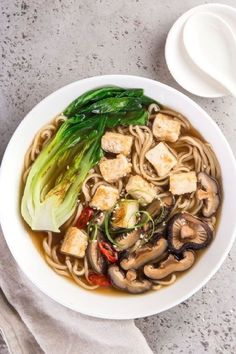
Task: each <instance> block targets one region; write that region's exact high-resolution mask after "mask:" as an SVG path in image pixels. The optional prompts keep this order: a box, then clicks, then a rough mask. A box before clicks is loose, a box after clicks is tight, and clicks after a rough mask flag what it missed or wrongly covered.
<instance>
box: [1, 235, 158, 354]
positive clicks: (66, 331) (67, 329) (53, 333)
mask: <svg viewBox="0 0 236 354" xmlns="http://www.w3.org/2000/svg"><path fill="white" fill-rule="evenodd" d="M0 257H1V266H0V285H1V288H2V291H3V293H4V295H5V296H6V298H7V300H8V301H9V303H10V304H11V305H12V306H13V307H14V308H15V310H16V311H17V312H18V314H19V316H20V317H21V319H22V321H23V322H24V324H25V326H26V327H27V328H28V330H29V331H30V333H31V335H32V336H33V337H34V338H35V341H36V342H37V343H38V348H36V347H35V353H38V352H39V353H40V351H41V350H43V351H44V352H45V353H46V354H66V353H68V354H78V353H81V354H87V353H88V354H91V353H93V352H96V354H100V353H101V354H104V353H114V354H123V353H124V352H125V353H127V354H139V353H140V354H149V353H152V351H151V349H150V348H149V346H148V344H147V342H146V340H145V338H144V336H143V335H142V333H141V332H140V330H139V329H138V328H137V327H136V326H135V324H134V321H133V320H121V321H117V320H103V319H98V318H94V317H88V316H85V315H82V314H79V313H77V312H75V311H72V310H70V309H67V308H66V307H64V306H62V305H60V304H58V303H56V302H55V301H53V300H51V299H50V298H49V297H47V296H46V295H44V294H43V293H42V292H41V291H40V290H39V289H37V288H36V287H35V286H34V285H33V284H32V283H31V282H30V280H28V279H27V277H26V276H25V275H24V274H23V273H22V272H21V270H20V269H19V267H18V265H17V264H16V262H15V260H14V259H13V257H12V255H11V253H10V251H9V249H8V247H7V245H6V242H5V239H4V237H3V235H1V237H0ZM35 345H36V344H35ZM25 346H27V341H25ZM40 348H41V349H40ZM31 350H32V347H31V348H25V352H26V353H30V352H31Z"/></svg>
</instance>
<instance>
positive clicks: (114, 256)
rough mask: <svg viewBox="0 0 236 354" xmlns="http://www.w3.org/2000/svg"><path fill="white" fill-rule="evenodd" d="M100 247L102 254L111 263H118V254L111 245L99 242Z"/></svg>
mask: <svg viewBox="0 0 236 354" xmlns="http://www.w3.org/2000/svg"><path fill="white" fill-rule="evenodd" d="M98 247H99V249H100V251H101V253H102V254H103V255H104V256H105V257H106V258H107V260H108V261H109V262H111V263H116V262H117V260H118V253H117V252H116V251H115V250H114V249H113V248H112V247H111V246H110V245H109V243H107V242H104V241H101V242H98Z"/></svg>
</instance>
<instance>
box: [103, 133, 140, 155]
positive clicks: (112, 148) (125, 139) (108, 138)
mask: <svg viewBox="0 0 236 354" xmlns="http://www.w3.org/2000/svg"><path fill="white" fill-rule="evenodd" d="M132 144H133V137H132V136H129V135H122V134H119V133H112V132H106V133H105V135H103V137H102V149H103V150H105V151H107V152H112V153H113V154H123V155H125V156H128V155H130V152H131V148H132Z"/></svg>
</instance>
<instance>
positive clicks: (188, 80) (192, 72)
mask: <svg viewBox="0 0 236 354" xmlns="http://www.w3.org/2000/svg"><path fill="white" fill-rule="evenodd" d="M205 11H207V12H211V13H214V14H217V15H220V16H221V17H222V19H223V20H225V21H226V22H227V23H228V24H229V25H230V26H231V28H232V29H233V31H234V33H236V9H234V8H233V7H230V6H227V5H221V4H207V5H201V6H197V7H194V8H192V9H191V10H189V11H187V12H186V13H184V14H183V15H182V16H181V17H179V18H178V20H177V21H176V22H175V23H174V25H173V26H172V27H171V29H170V31H169V33H168V36H167V39H166V46H165V58H166V63H167V66H168V68H169V70H170V73H171V74H172V76H173V77H174V79H175V80H176V81H177V82H178V83H179V84H180V85H181V86H182V87H183V88H184V89H186V90H187V91H189V92H191V93H193V94H195V95H198V96H202V97H221V96H225V95H226V93H225V89H224V88H222V86H221V85H220V84H219V83H217V82H216V81H215V80H213V79H211V78H210V77H209V76H208V75H206V74H205V73H204V72H203V71H201V70H200V69H199V68H198V66H196V65H195V64H194V63H193V61H192V60H191V59H190V57H189V56H188V53H187V52H186V49H185V47H184V44H183V40H182V36H183V28H184V25H185V23H186V21H187V20H188V18H189V17H190V16H191V15H193V14H195V13H199V12H205Z"/></svg>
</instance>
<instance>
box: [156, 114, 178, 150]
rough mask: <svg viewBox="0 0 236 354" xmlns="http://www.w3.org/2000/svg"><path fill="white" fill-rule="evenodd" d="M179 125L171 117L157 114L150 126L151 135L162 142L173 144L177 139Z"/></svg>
mask: <svg viewBox="0 0 236 354" xmlns="http://www.w3.org/2000/svg"><path fill="white" fill-rule="evenodd" d="M180 128H181V124H180V122H178V121H177V120H174V119H173V118H172V117H170V116H168V115H166V114H162V113H158V114H157V116H156V118H155V120H154V122H153V126H152V132H153V135H154V136H155V137H156V138H157V139H159V140H164V141H170V142H172V143H174V142H175V141H176V140H178V138H179V134H180Z"/></svg>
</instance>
